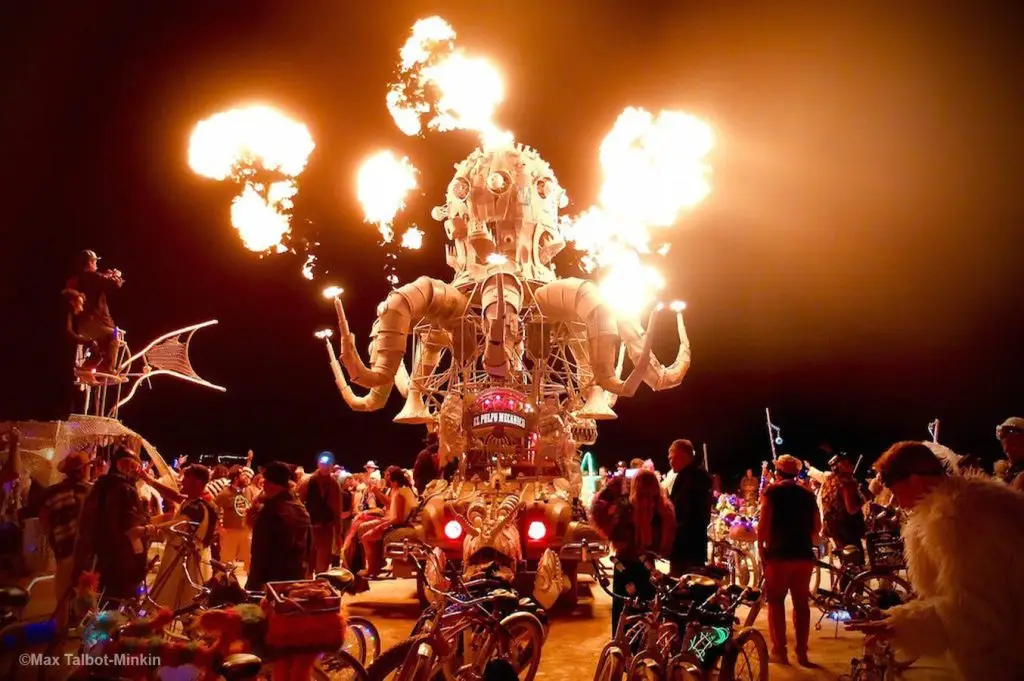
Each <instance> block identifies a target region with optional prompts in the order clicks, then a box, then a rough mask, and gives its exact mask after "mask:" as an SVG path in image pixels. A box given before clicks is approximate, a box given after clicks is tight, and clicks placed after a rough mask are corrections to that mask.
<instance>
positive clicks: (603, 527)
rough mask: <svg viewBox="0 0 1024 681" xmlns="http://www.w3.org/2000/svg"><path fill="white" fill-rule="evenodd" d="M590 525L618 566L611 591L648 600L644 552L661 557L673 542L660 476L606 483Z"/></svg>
mask: <svg viewBox="0 0 1024 681" xmlns="http://www.w3.org/2000/svg"><path fill="white" fill-rule="evenodd" d="M590 517H591V522H592V523H593V524H594V526H595V527H596V528H597V531H598V532H599V533H600V534H601V535H602V536H603V537H604V538H605V539H606V540H608V541H609V542H610V543H611V545H612V548H613V549H614V551H615V556H616V558H617V559H618V560H619V562H620V563H621V564H622V568H623V569H621V570H615V571H614V573H613V576H612V589H613V590H614V592H615V593H619V594H623V595H625V594H629V593H631V591H632V592H633V593H635V594H636V595H637V596H639V597H641V598H643V597H648V598H649V597H652V596H653V595H654V587H653V585H652V584H651V573H650V571H649V570H648V569H647V567H646V566H645V565H644V564H643V562H642V556H643V554H644V553H645V552H649V551H650V552H654V553H656V554H658V555H661V556H663V555H665V554H667V553H668V552H669V551H671V550H672V548H673V544H674V543H675V539H676V512H675V510H674V509H673V508H672V505H671V503H669V500H668V497H667V496H666V494H665V491H664V490H663V489H662V488H661V485H660V484H659V483H658V478H657V476H655V475H654V474H653V473H651V472H650V471H640V472H639V473H637V474H636V477H635V478H633V480H632V481H627V480H626V479H625V478H624V477H623V476H616V477H613V478H612V479H611V480H609V482H608V484H607V485H605V486H604V488H603V489H601V491H599V492H598V493H597V494H596V495H595V496H594V501H593V504H592V505H591V509H590ZM622 608H623V602H622V600H620V599H618V598H616V599H614V600H613V601H612V632H613V633H614V632H615V628H616V626H617V625H618V622H619V617H620V616H621V615H622Z"/></svg>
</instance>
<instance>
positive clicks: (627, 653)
mask: <svg viewBox="0 0 1024 681" xmlns="http://www.w3.org/2000/svg"><path fill="white" fill-rule="evenodd" d="M573 548H574V549H576V550H578V551H579V553H580V560H582V561H584V562H591V564H592V565H593V567H594V572H595V575H597V581H598V583H599V584H600V585H601V588H602V589H603V590H604V591H605V592H606V593H608V594H609V596H611V597H612V598H618V599H620V600H625V601H626V603H627V608H626V610H625V611H624V612H623V615H622V618H620V620H619V624H618V626H617V631H616V633H615V635H614V636H613V639H612V641H611V642H609V644H608V645H606V646H605V648H604V649H603V650H602V652H601V656H600V658H599V660H598V666H597V670H596V672H595V676H594V678H595V680H596V681H620V680H621V679H622V678H623V675H624V674H625V675H626V678H627V679H629V680H630V681H632V680H634V679H637V680H639V679H674V680H677V681H685V680H687V679H705V678H710V676H711V675H713V674H714V673H716V672H717V674H718V678H719V679H722V680H723V681H731V680H732V679H749V680H750V681H766V679H767V677H768V647H767V644H766V643H765V641H764V637H763V636H762V635H761V634H760V632H758V631H757V630H755V629H752V628H749V627H738V625H739V619H738V618H737V617H736V612H737V610H738V608H739V606H740V605H742V604H749V605H752V606H753V605H754V604H757V603H759V602H760V599H761V594H760V592H759V591H758V590H757V589H751V588H744V587H740V586H737V585H728V586H723V584H722V580H723V579H725V578H726V577H727V575H726V574H725V573H724V572H723V571H721V570H720V569H716V568H714V567H711V568H705V569H704V570H703V571H704V572H706V573H710V574H711V575H713V576H709V575H708V574H690V575H684V576H683V577H680V578H678V579H677V578H673V577H669V576H667V575H664V574H662V573H661V572H660V571H659V570H658V569H657V567H656V561H657V560H658V558H657V556H655V555H654V554H650V553H648V554H645V555H644V556H642V559H643V560H644V563H645V565H646V567H647V568H648V570H650V572H651V576H652V577H651V581H652V584H653V585H654V586H655V596H654V598H653V599H650V600H646V601H643V600H639V599H636V598H635V597H632V596H628V595H625V594H616V593H614V592H613V591H612V589H611V588H610V580H609V579H608V576H607V574H606V572H605V570H604V568H603V566H601V565H600V563H599V561H597V560H595V559H593V557H592V556H590V555H589V547H588V546H587V544H586V542H580V543H579V544H575V545H573ZM737 627H738V628H737Z"/></svg>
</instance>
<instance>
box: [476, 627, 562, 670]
mask: <svg viewBox="0 0 1024 681" xmlns="http://www.w3.org/2000/svg"><path fill="white" fill-rule="evenodd" d="M501 627H502V628H503V629H504V630H505V631H506V632H507V633H508V640H507V641H505V640H503V637H502V639H499V637H498V635H497V632H495V631H493V630H492V631H487V632H481V633H482V635H483V636H486V637H487V638H486V639H485V640H484V643H483V645H481V646H480V648H479V649H478V650H479V653H478V655H477V656H474V658H475V660H474V662H475V663H474V665H473V666H474V668H477V669H483V668H484V665H486V664H487V662H488V661H490V660H492V659H494V658H496V657H501V658H502V659H504V660H505V661H507V662H509V663H510V664H511V665H512V667H513V668H514V669H515V670H516V675H517V676H518V677H519V679H520V681H533V677H535V676H536V675H537V669H538V667H540V656H541V652H542V649H543V647H544V625H542V624H541V623H540V620H539V619H537V617H536V615H533V614H531V613H528V612H514V613H512V614H511V615H509V616H508V617H505V618H504V619H502V620H501ZM474 647H475V646H474Z"/></svg>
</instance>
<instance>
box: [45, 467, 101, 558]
mask: <svg viewBox="0 0 1024 681" xmlns="http://www.w3.org/2000/svg"><path fill="white" fill-rule="evenodd" d="M90 488H91V485H89V483H87V482H83V481H80V480H79V481H73V480H65V481H63V482H59V483H57V484H56V485H53V486H52V487H50V488H49V489H47V490H46V498H45V500H44V501H43V506H44V508H45V509H46V515H47V524H48V525H49V526H50V544H51V545H52V547H53V555H54V557H55V558H57V560H62V559H64V558H69V557H70V556H71V554H72V553H74V550H75V537H76V536H77V535H78V516H79V514H80V513H81V512H82V504H83V503H84V502H85V497H86V496H87V495H88V494H89V489H90Z"/></svg>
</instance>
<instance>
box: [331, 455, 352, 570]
mask: <svg viewBox="0 0 1024 681" xmlns="http://www.w3.org/2000/svg"><path fill="white" fill-rule="evenodd" d="M338 484H339V486H340V487H341V496H340V497H339V499H340V504H341V530H340V533H341V537H342V541H341V542H339V543H338V545H337V546H336V547H335V555H334V556H332V558H331V564H332V565H337V564H339V563H340V562H341V550H342V547H343V546H344V544H345V541H344V538H345V537H348V533H349V530H351V529H352V519H353V517H354V516H355V494H356V480H355V476H352V475H348V474H347V473H346V475H345V476H344V477H343V478H341V479H340V480H339V482H338Z"/></svg>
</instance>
